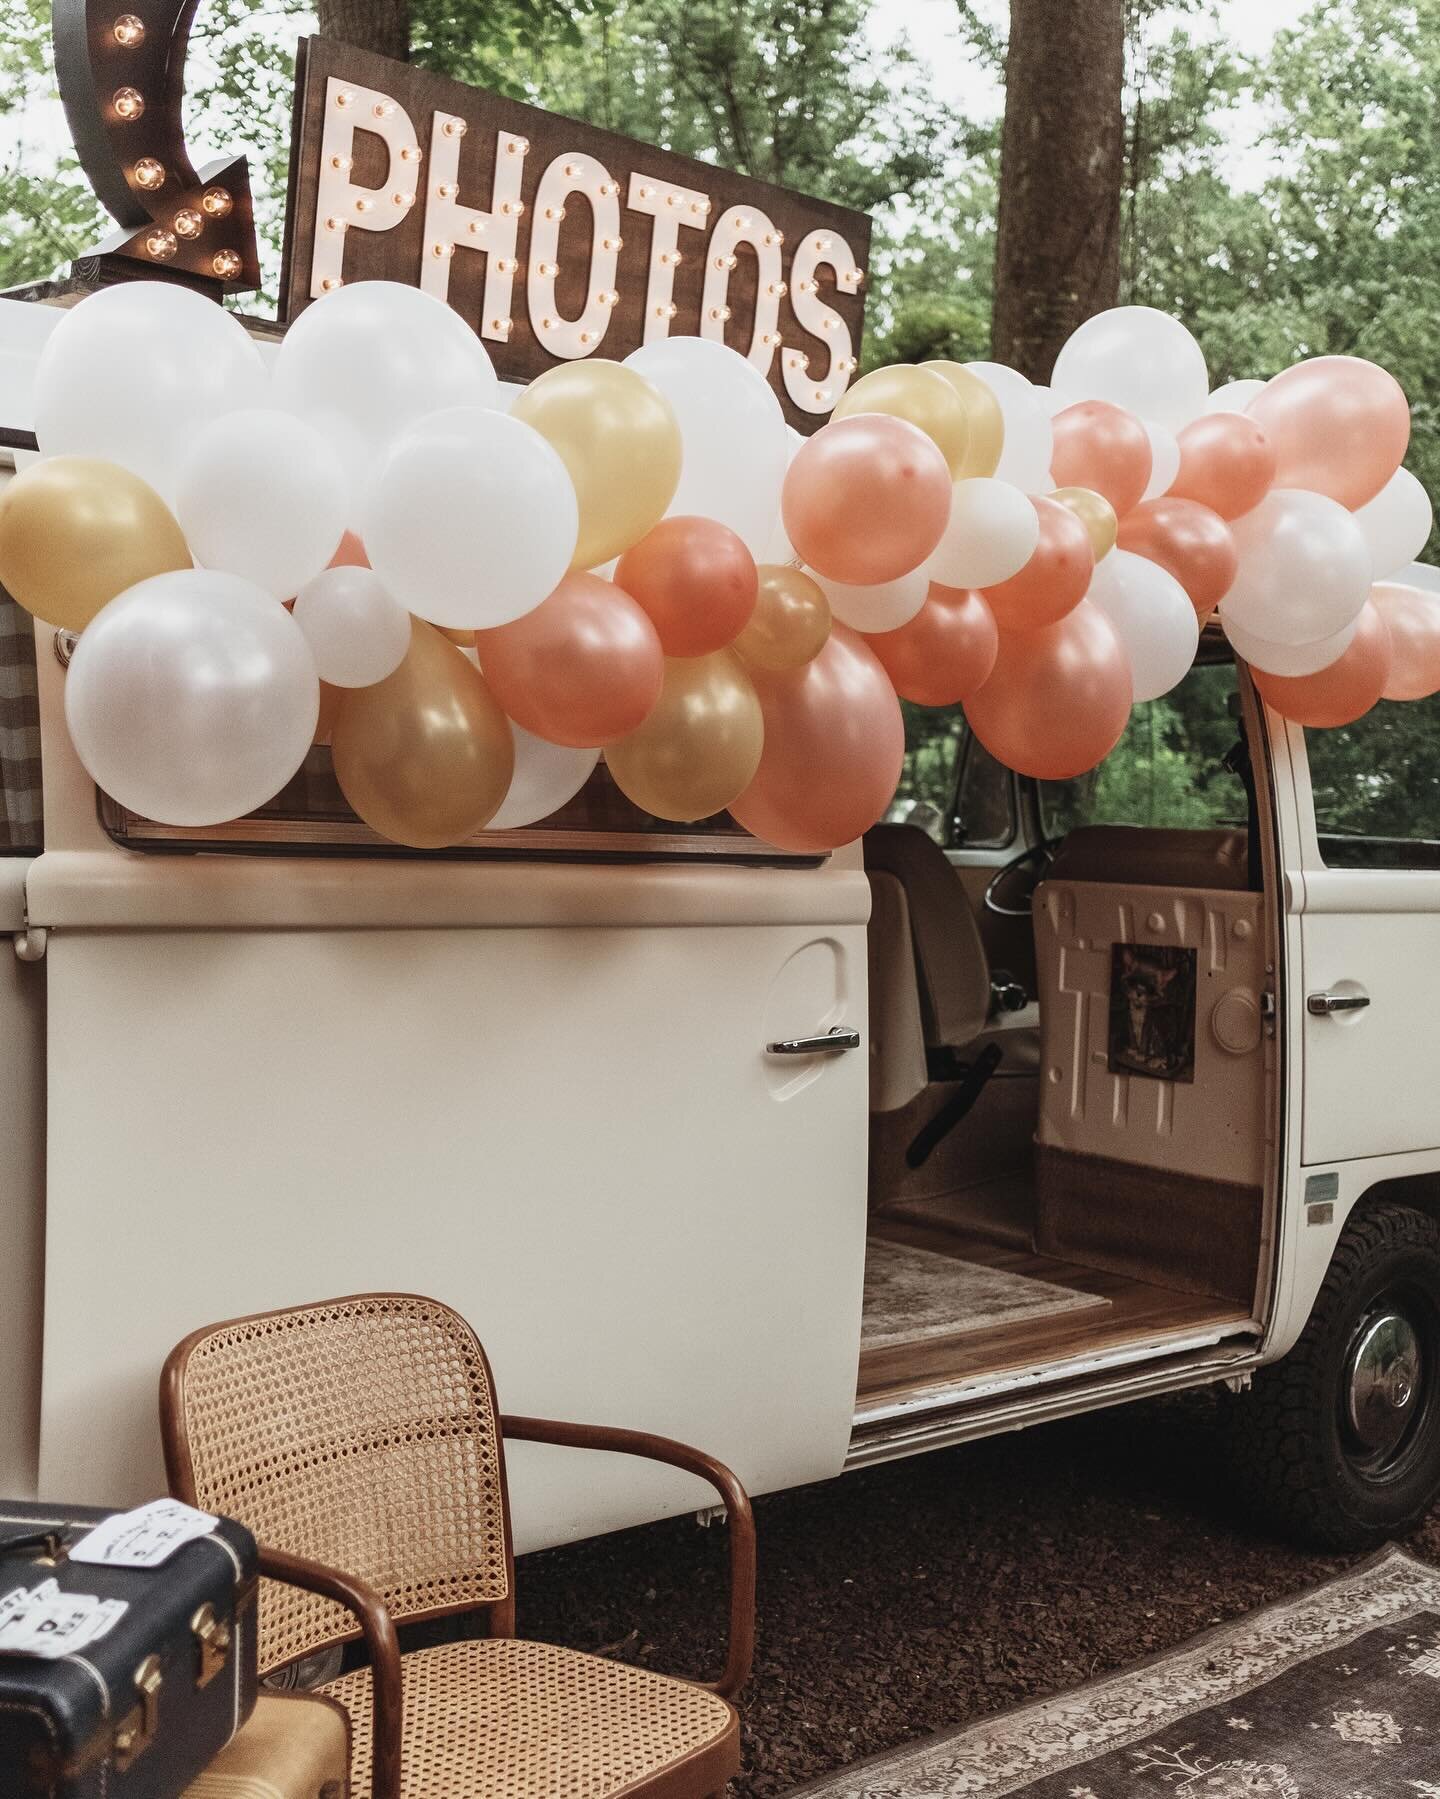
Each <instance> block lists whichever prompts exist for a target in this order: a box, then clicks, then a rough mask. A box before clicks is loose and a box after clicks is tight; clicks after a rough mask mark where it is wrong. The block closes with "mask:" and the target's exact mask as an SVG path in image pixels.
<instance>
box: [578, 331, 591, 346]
mask: <svg viewBox="0 0 1440 1799" xmlns="http://www.w3.org/2000/svg"><path fill="white" fill-rule="evenodd" d="M580 341H581V343H582V344H588V343H589V341H590V333H589V332H588V331H582V332H581V333H580Z"/></svg>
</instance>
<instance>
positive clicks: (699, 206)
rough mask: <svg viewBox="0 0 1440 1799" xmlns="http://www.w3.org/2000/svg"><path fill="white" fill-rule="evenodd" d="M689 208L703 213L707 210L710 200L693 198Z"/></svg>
mask: <svg viewBox="0 0 1440 1799" xmlns="http://www.w3.org/2000/svg"><path fill="white" fill-rule="evenodd" d="M690 210H691V212H698V213H701V214H702V215H703V214H704V213H707V212H709V210H710V202H709V201H708V200H694V201H692V202H691V205H690Z"/></svg>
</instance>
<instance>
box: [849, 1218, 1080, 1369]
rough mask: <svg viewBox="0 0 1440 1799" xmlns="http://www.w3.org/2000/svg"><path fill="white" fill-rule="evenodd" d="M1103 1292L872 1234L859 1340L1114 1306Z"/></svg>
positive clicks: (902, 1339) (879, 1342)
mask: <svg viewBox="0 0 1440 1799" xmlns="http://www.w3.org/2000/svg"><path fill="white" fill-rule="evenodd" d="M1109 1303H1110V1301H1109V1300H1108V1299H1102V1298H1101V1297H1100V1295H1099V1294H1097V1293H1081V1292H1079V1291H1078V1290H1077V1289H1076V1288H1074V1287H1057V1286H1056V1285H1055V1284H1054V1282H1053V1281H1037V1280H1032V1279H1031V1278H1030V1276H1029V1275H1025V1274H1008V1273H1006V1272H1005V1270H1004V1269H1001V1268H982V1267H981V1266H980V1265H979V1263H977V1262H961V1261H957V1260H956V1258H955V1257H954V1256H942V1255H937V1254H936V1253H935V1252H934V1251H933V1250H930V1249H912V1248H911V1247H910V1246H909V1245H908V1244H906V1243H889V1242H886V1241H885V1240H884V1239H883V1238H880V1237H872V1238H871V1239H870V1240H869V1242H868V1243H867V1244H866V1246H865V1310H864V1314H863V1323H862V1324H861V1327H860V1347H861V1348H862V1349H880V1348H882V1347H884V1346H885V1345H886V1344H891V1343H920V1342H923V1341H924V1340H925V1338H927V1337H949V1336H954V1335H956V1334H957V1333H959V1332H961V1331H978V1330H986V1329H988V1328H989V1327H990V1326H991V1325H995V1324H1014V1323H1015V1322H1016V1320H1017V1319H1020V1318H1043V1317H1044V1316H1045V1315H1046V1314H1047V1313H1049V1312H1076V1311H1079V1310H1080V1309H1081V1308H1082V1307H1086V1306H1108V1305H1109Z"/></svg>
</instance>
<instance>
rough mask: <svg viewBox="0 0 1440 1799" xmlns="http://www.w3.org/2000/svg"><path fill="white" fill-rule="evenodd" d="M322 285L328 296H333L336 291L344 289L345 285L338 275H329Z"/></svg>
mask: <svg viewBox="0 0 1440 1799" xmlns="http://www.w3.org/2000/svg"><path fill="white" fill-rule="evenodd" d="M320 285H321V287H322V288H323V289H324V290H325V292H326V293H327V294H333V293H334V291H335V289H336V288H337V287H342V286H343V285H344V283H343V282H342V281H341V279H340V277H339V276H338V275H327V276H326V277H325V279H324V280H323V281H322V282H321V283H320Z"/></svg>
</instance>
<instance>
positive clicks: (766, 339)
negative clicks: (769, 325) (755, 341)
mask: <svg viewBox="0 0 1440 1799" xmlns="http://www.w3.org/2000/svg"><path fill="white" fill-rule="evenodd" d="M760 341H761V343H762V344H764V345H765V347H766V349H767V350H773V349H774V348H775V346H776V345H777V344H778V343H780V342H781V337H780V333H779V332H778V331H766V332H764V333H763V334H762V336H761V338H760Z"/></svg>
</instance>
